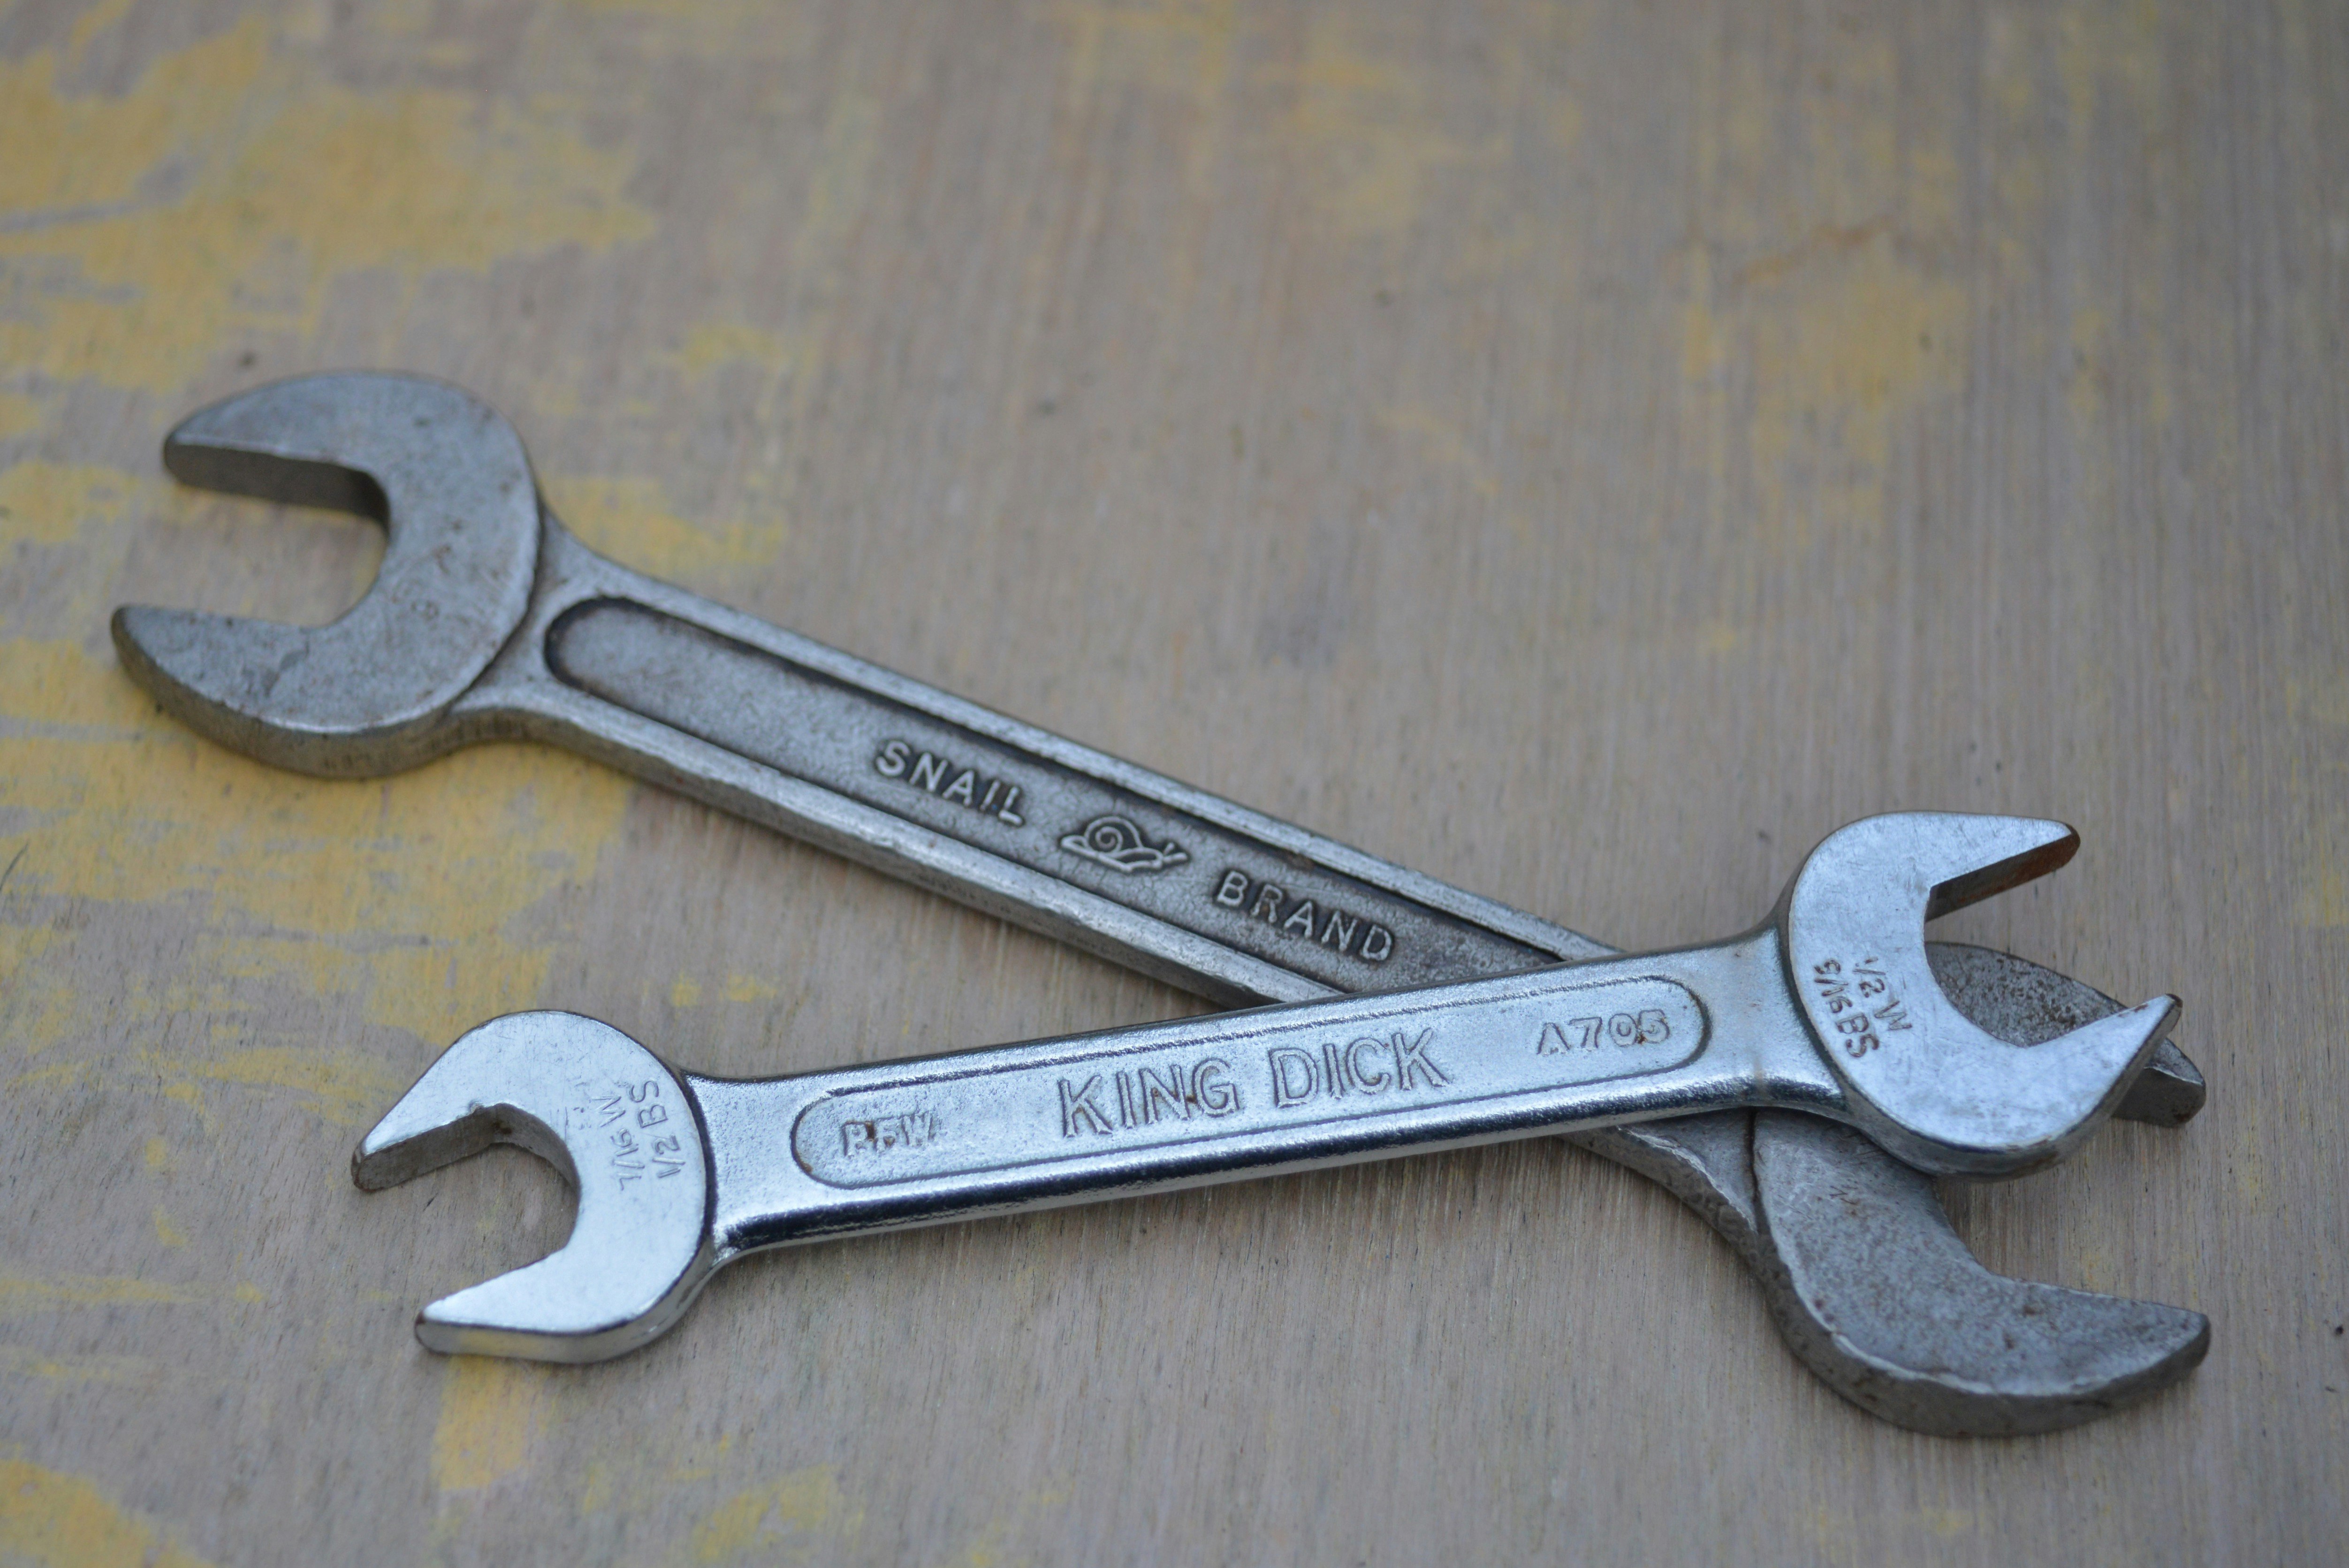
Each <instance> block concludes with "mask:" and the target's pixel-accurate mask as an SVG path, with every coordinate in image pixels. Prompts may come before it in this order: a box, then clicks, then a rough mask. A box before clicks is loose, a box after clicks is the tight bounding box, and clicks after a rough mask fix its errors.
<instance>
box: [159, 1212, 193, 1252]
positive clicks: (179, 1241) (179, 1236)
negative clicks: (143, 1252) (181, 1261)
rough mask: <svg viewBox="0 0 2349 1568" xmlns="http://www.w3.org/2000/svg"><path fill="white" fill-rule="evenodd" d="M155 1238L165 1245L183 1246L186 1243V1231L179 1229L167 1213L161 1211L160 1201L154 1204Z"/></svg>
mask: <svg viewBox="0 0 2349 1568" xmlns="http://www.w3.org/2000/svg"><path fill="white" fill-rule="evenodd" d="M155 1240H157V1241H160V1242H162V1243H163V1245H165V1246H166V1247H184V1246H186V1245H187V1244H188V1233H187V1232H186V1231H182V1230H181V1229H180V1227H179V1225H178V1223H177V1222H176V1221H174V1220H172V1218H171V1216H170V1215H169V1214H166V1213H165V1212H163V1206H162V1205H161V1204H160V1203H158V1204H157V1205H155Z"/></svg>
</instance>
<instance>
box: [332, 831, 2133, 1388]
mask: <svg viewBox="0 0 2349 1568" xmlns="http://www.w3.org/2000/svg"><path fill="white" fill-rule="evenodd" d="M2077 842H2078V839H2077V837H2076V836H2075V834H2074V833H2073V832H2072V830H2071V829H2070V828H2068V827H2066V826H2064V825H2063V824H2062V823H2058V822H2034V821H2031V820H2029V819H2026V818H2019V817H2000V816H1961V815H1950V814H1947V813H1908V814H1902V815H1890V816H1877V817H1869V818H1868V819H1866V820H1865V821H1861V822H1857V823H1854V824H1852V825H1851V826H1848V827H1846V828H1843V829H1842V830H1840V831H1838V832H1837V833H1834V834H1831V835H1829V836H1828V837H1827V838H1826V840H1825V841H1824V842H1822V843H1821V844H1820V846H1818V847H1817V848H1816V849H1815V850H1813V851H1812V852H1811V854H1810V855H1809V857H1807V858H1806V860H1805V861H1804V863H1803V866H1802V868H1801V869H1800V870H1799V871H1798V872H1796V873H1795V878H1794V880H1793V881H1792V882H1791V883H1789V884H1788V885H1787V888H1786V892H1785V897H1784V898H1781V899H1780V900H1779V905H1778V909H1777V910H1776V911H1775V913H1774V915H1773V916H1772V917H1771V919H1769V920H1768V921H1766V922H1765V923H1764V924H1763V925H1761V926H1760V927H1757V928H1756V929H1754V930H1751V931H1748V932H1746V933H1744V935H1742V936H1738V937H1734V938H1732V939H1730V940H1726V941H1722V942H1717V943H1713V944H1712V945H1710V946H1706V947H1701V948H1686V949H1682V950H1676V951H1671V952H1651V953H1639V954H1634V955H1630V956H1627V957H1620V958H1615V959H1601V960H1594V961H1589V962H1586V963H1578V964H1565V965H1559V966H1557V967H1553V968H1549V969H1544V970H1537V971H1532V972H1530V973H1526V974H1518V975H1506V976H1503V977H1501V978H1500V979H1497V980H1475V981H1454V982H1452V983H1450V984H1445V985H1435V986H1428V987H1423V988H1419V989H1414V990H1411V991H1401V992H1374V993H1371V994H1368V995H1361V996H1350V997H1343V998H1340V999H1338V1000H1334V1001H1324V1002H1292V1003H1289V1004H1288V1005H1286V1006H1280V1007H1268V1008H1263V1009H1260V1010H1257V1011H1254V1012H1238V1013H1222V1014H1217V1015H1215V1016H1210V1017H1204V1018H1188V1019H1183V1020H1180V1021H1178V1022H1175V1023H1155V1024H1145V1025H1143V1026H1141V1027H1139V1028H1128V1029H1116V1030H1109V1031H1105V1032H1103V1033H1097V1034H1085V1035H1077V1036H1074V1037H1072V1038H1070V1039H1064V1040H1043V1041H1034V1042H1030V1043H1029V1044H1020V1045H1001V1046H996V1047H994V1048H992V1049H988V1050H981V1051H968V1052H963V1053H959V1054H953V1055H944V1056H930V1057H924V1058H915V1059H911V1060H898V1061H893V1062H885V1063H880V1064H874V1065H869V1066H860V1067H848V1068H843V1069H841V1070H838V1071H835V1072H829V1073H811V1074H806V1075H798V1076H793V1077H787V1078H771V1079H766V1080H762V1081H759V1082H740V1081H729V1080H725V1079H718V1078H705V1077H701V1076H699V1075H695V1074H689V1073H678V1072H676V1071H674V1070H672V1069H670V1068H668V1067H667V1066H666V1065H665V1064H663V1063H662V1062H661V1061H660V1060H659V1059H658V1058H657V1057H656V1056H654V1055H653V1054H651V1053H650V1052H648V1051H647V1050H645V1049H644V1047H643V1046H641V1045H639V1044H636V1042H634V1041H632V1040H630V1039H629V1038H628V1037H627V1036H626V1035H625V1034H622V1033H619V1032H618V1031H617V1030H615V1029H613V1028H611V1027H609V1026H608V1025H605V1024H602V1023H596V1022H595V1020H593V1019H587V1018H581V1017H579V1016H578V1015H576V1014H574V1013H564V1012H535V1013H516V1014H511V1015H509V1016H507V1017H505V1018H502V1019H497V1020H493V1021H492V1022H491V1023H486V1024H484V1025H482V1026H481V1028H479V1029H476V1030H474V1031H472V1032H471V1033H469V1034H467V1035H466V1036H465V1037H464V1038H462V1039H460V1040H459V1041H458V1042H457V1043H456V1044H454V1045H451V1046H450V1048H449V1049H448V1051H447V1052H445V1053H444V1054H442V1055H441V1057H440V1060H439V1061H437V1062H435V1063H434V1064H432V1065H431V1066H430V1067H429V1068H428V1069H427V1070H426V1072H425V1074H424V1075H423V1077H421V1078H420V1079H419V1080H418V1081H417V1083H416V1085H415V1086H414V1087H413V1088H411V1089H410V1090H409V1092H408V1093H407V1094H406V1095H405V1096H401V1098H400V1101H399V1103H398V1105H397V1106H393V1107H392V1109H391V1111H390V1113H389V1114H388V1115H387V1116H385V1117H384V1118H383V1120H382V1121H381V1122H379V1123H378V1124H377V1126H376V1127H375V1128H374V1129H373V1130H372V1131H370V1132H369V1133H368V1134H367V1137H366V1138H365V1139H364V1140H362V1141H361V1143H360V1145H359V1147H358V1149H357V1152H356V1153H355V1154H354V1155H353V1157H352V1174H353V1176H354V1177H355V1178H356V1179H357V1182H358V1184H359V1185H360V1186H361V1187H363V1188H367V1189H380V1188H385V1187H389V1186H393V1185H396V1184H398V1183H399V1182H402V1181H405V1180H408V1179H410V1178H412V1177H414V1176H416V1175H417V1174H419V1173H420V1172H422V1171H426V1170H429V1169H432V1168H435V1167H438V1166H440V1165H445V1164H447V1163H449V1162H450V1161H451V1160H454V1159H460V1158H464V1157H466V1156H467V1155H471V1154H474V1153H478V1152H479V1151H480V1150H481V1149H483V1148H485V1147H489V1146H490V1145H491V1144H492V1143H496V1142H505V1143H514V1144H519V1145H521V1146H523V1147H526V1148H530V1149H533V1150H534V1151H536V1152H538V1153H540V1154H541V1155H543V1157H544V1158H547V1159H549V1160H551V1161H553V1162H554V1164H555V1165H556V1166H557V1167H558V1168H561V1169H562V1170H563V1171H564V1173H565V1174H566V1175H567V1176H568V1177H569V1178H570V1179H571V1180H572V1181H573V1183H574V1185H575V1186H576V1187H577V1189H578V1192H579V1209H578V1216H577V1219H576V1220H575V1222H574V1229H573V1231H572V1235H571V1237H570V1239H569V1240H568V1241H565V1242H564V1245H563V1246H562V1247H561V1248H560V1249H559V1250H558V1251H555V1252H554V1253H553V1254H552V1255H550V1256H548V1257H546V1258H543V1259H541V1260H540V1261H539V1262H535V1263H533V1264H530V1265H529V1266H527V1267H524V1268H522V1269H517V1270H515V1271H514V1272H512V1273H508V1274H502V1275H500V1276H499V1277H498V1278H496V1279H493V1280H491V1281H488V1282H485V1283H482V1284H480V1285H476V1286H474V1287H472V1288H471V1289H470V1290H465V1291H460V1292H459V1293H457V1294H455V1295H453V1296H450V1297H447V1298H445V1299H443V1300H440V1301H437V1302H434V1303H431V1304H430V1305H429V1306H427V1307H426V1308H425V1309H424V1311H423V1313H422V1314H421V1315H420V1316H419V1318H418V1320H417V1335H418V1337H419V1339H421V1340H422V1341H423V1342H424V1344H425V1345H428V1346H429V1347H430V1348H432V1349H435V1350H440V1351H445V1352H448V1353H450V1354H469V1355H513V1356H523V1357H528V1358H531V1359H533V1360H540V1361H569V1362H576V1361H600V1360H604V1359H605V1358H607V1357H609V1356H614V1355H624V1354H626V1352H628V1351H630V1350H634V1349H636V1348H637V1347H638V1346H640V1345H645V1344H647V1342H649V1341H651V1340H653V1339H655V1338H657V1337H658V1336H659V1335H661V1334H665V1333H667V1331H668V1329H669V1328H670V1327H671V1326H672V1325H673V1324H675V1323H676V1322H677V1321H678V1318H679V1317H680V1316H682V1315H683V1314H684V1312H685V1309H686V1308H687V1307H688V1305H690V1304H691V1303H692V1302H693V1300H694V1298H695V1297H696V1296H697V1295H698V1294H699V1293H700V1291H701V1288H702V1286H703V1285H704V1284H705V1283H707V1282H709V1278H710V1276H711V1275H712V1274H713V1273H715V1272H717V1271H718V1270H719V1268H721V1267H723V1266H724V1265H725V1264H727V1263H729V1262H733V1261H734V1260H736V1259H738V1258H742V1257H747V1256H749V1255H750V1254H751V1253H753V1252H758V1251H765V1250H767V1249H769V1248H773V1247H783V1246H790V1245H792V1244H794V1243H798V1242H805V1241H816V1240H819V1239H822V1238H825V1237H834V1236H845V1235H854V1234H859V1233H865V1232H872V1231H894V1230H902V1229H905V1228H906V1227H908V1226H915V1225H929V1224H937V1223H940V1222H942V1221H946V1220H964V1219H970V1218H974V1217H977V1216H980V1215H988V1214H1003V1213H1010V1212H1015V1211H1018V1210H1028V1209H1039V1208H1048V1207H1053V1206H1057V1205H1061V1204H1068V1203H1081V1202H1085V1201H1088V1200H1091V1199H1101V1198H1114V1197H1125V1196H1131V1195H1135V1194H1140V1193H1146V1192H1158V1191H1165V1190H1169V1189H1176V1188H1184V1187H1195V1186H1199V1185H1202V1184H1205V1183H1207V1182H1215V1181H1230V1180H1236V1179H1240V1178H1243V1177H1248V1176H1260V1175H1261V1176H1270V1175H1281V1174H1286V1173H1288V1172H1292V1171H1299V1170H1314V1169H1319V1168H1324V1167H1327V1166H1332V1165H1342V1164H1349V1163H1352V1162H1356V1161H1360V1160H1366V1159H1380V1158H1392V1157H1393V1156H1397V1155H1403V1154H1413V1153H1419V1152H1422V1151H1425V1150H1432V1149H1446V1148H1460V1147H1469V1146H1473V1145H1476V1144H1483V1143H1491V1142H1496V1141H1499V1140H1501V1139H1504V1138H1510V1137H1535V1136H1537V1135H1540V1134H1543V1133H1557V1132H1564V1131H1570V1130H1575V1129H1579V1128H1588V1127H1605V1126H1609V1125H1613V1124H1618V1123H1626V1122H1635V1121H1640V1120H1645V1119H1651V1118H1656V1117H1666V1116H1675V1115H1681V1114H1687V1113H1703V1112H1711V1111H1719V1110H1723V1109H1725V1108H1728V1107H1732V1106H1785V1107H1792V1108H1795V1109H1799V1110H1803V1111H1807V1112H1811V1113H1813V1114H1816V1115H1818V1116H1830V1117H1834V1118H1836V1119H1837V1120H1840V1121H1845V1122H1848V1123H1850V1124H1852V1125H1853V1126H1855V1127H1860V1128H1862V1129H1864V1130H1865V1131H1866V1132H1867V1134H1868V1136H1869V1137H1872V1138H1874V1139H1875V1140H1876V1141H1878V1143H1880V1144H1882V1145H1884V1146H1885V1147H1888V1148H1890V1149H1892V1150H1894V1151H1895V1152H1897V1153H1898V1154H1899V1156H1900V1158H1903V1159H1904V1160H1907V1161H1908V1162H1909V1163H1910V1164H1912V1165H1916V1166H1918V1167H1920V1168H1924V1169H1929V1170H1937V1171H1943V1172H1948V1173H1951V1174H1962V1175H1968V1176H2008V1175H2014V1174H2017V1173H2020V1172H2022V1171H2024V1170H2029V1169H2033V1168H2036V1167H2038V1166H2041V1165H2044V1164H2046V1163H2048V1162H2049V1161H2052V1160H2054V1159H2058V1158H2062V1157H2063V1156H2064V1154H2065V1153H2067V1152H2068V1151H2069V1150H2071V1149H2072V1148H2074V1147H2076V1146H2077V1145H2078V1143H2079V1141H2080V1140H2081V1139H2082V1138H2084V1137H2086V1136H2087V1134H2088V1133H2089V1132H2090V1131H2091V1130H2093V1129H2094V1128H2095V1127H2096V1126H2097V1125H2098V1124H2100V1123H2101V1122H2102V1121H2103V1119H2104V1118H2105V1117H2106V1116H2108V1115H2109V1114H2110V1113H2111V1111H2112V1109H2113V1107H2114V1106H2116V1105H2118V1104H2119V1103H2120V1099H2121V1096H2122V1095H2123V1094H2124V1093H2125V1092H2126V1091H2127V1084H2128V1080H2129V1079H2130V1078H2131V1077H2132V1076H2134V1075H2135V1074H2136V1072H2137V1069H2138V1068H2139V1067H2141V1066H2142V1065H2143V1064H2144V1063H2145V1060H2146V1058H2147V1057H2148V1056H2150V1055H2151V1054H2153V1048H2154V1045H2155V1044H2156V1042H2157V1041H2158V1039H2159V1038H2160V1036H2161V1033H2162V1031H2163V1030H2165V1029H2166V1028H2167V1027H2168V1024H2169V1022H2170V1020H2171V1019H2172V1018H2173V1017H2174V1016H2175V1015H2176V1013H2177V1009H2178V1002H2177V999H2176V998H2175V997H2168V996H2164V997H2157V998H2155V999H2154V1000H2153V1001H2150V1002H2146V1003H2144V1004H2143V1005H2141V1006H2138V1007H2135V1008H2132V1009H2130V1010H2128V1011H2127V1012H2116V1013H2113V1014H2110V1015H2108V1016H2106V1017H2105V1018H2101V1019H2098V1020H2097V1021H2096V1022H2095V1023H2088V1024H2085V1025H2083V1026H2082V1027H2080V1028H2078V1029H2076V1030H2074V1031H2072V1032H2070V1033H2066V1034H2064V1035H2062V1036H2060V1037H2058V1038H2057V1039H2054V1040H2051V1041H2048V1042H2046V1043H2044V1044H2040V1045H2037V1046H2033V1047H2023V1046H2015V1045H2010V1044H2006V1043H2004V1042H2002V1041H2000V1040H1996V1039H1993V1038H1992V1036H1991V1035H1989V1034H1988V1033H1984V1032H1983V1031H1982V1029H1981V1028H1980V1027H1979V1026H1978V1025H1976V1024H1975V1023H1972V1022H1971V1020H1969V1019H1967V1018H1966V1017H1965V1016H1964V1015H1963V1014H1962V1013H1961V1012H1958V1010H1957V1009H1956V1008H1955V1007H1953V1006H1951V1004H1950V1002H1948V1000H1947V999H1946V998H1945V997H1943V996H1942V994H1941V992H1940V988H1939V986H1937V985H1936V984H1935V983H1934V981H1933V978H1932V969H1931V966H1930V964H1929V963H1928V962H1927V961H1926V958H1925V944H1924V936H1923V928H1924V923H1925V921H1926V920H1927V919H1930V918H1931V917H1932V916H1933V915H1935V914H1939V913H1941V912H1944V911H1946V910H1949V909H1958V908H1961V907H1963V906H1964V905H1966V904H1969V903H1971V902H1973V901H1974V900H1976V899H1978V898H1986V897H1988V896H1990V895H1991V894H1992V893H1995V892H1999V891H2002V890H2003V889H2005V888H2011V887H2013V886H2014V885H2015V884H2016V883H2018V882H2021V881H2023V880H2025V879H2027V878H2029V877H2034V876H2038V875H2041V874H2042V873H2044V871H2046V870H2047V869H2049V868H2051V867H2054V866H2058V865H2061V864H2062V863H2063V862H2064V860H2066V859H2068V858H2069V857H2070V856H2071V853H2072V850H2073V848H2074V847H2075V846H2076V844H2077Z"/></svg>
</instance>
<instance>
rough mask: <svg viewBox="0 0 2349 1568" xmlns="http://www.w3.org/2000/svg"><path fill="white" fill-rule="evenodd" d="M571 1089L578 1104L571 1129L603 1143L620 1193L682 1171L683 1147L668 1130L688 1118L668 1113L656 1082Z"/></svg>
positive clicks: (583, 1085) (585, 1085)
mask: <svg viewBox="0 0 2349 1568" xmlns="http://www.w3.org/2000/svg"><path fill="white" fill-rule="evenodd" d="M573 1087H574V1090H575V1091H576V1092H577V1094H578V1096H579V1099H580V1103H579V1104H578V1105H576V1106H573V1107H572V1108H571V1115H572V1116H573V1118H574V1125H575V1126H577V1127H581V1128H584V1129H585V1131H586V1132H588V1133H589V1134H590V1135H591V1136H600V1137H602V1138H603V1140H604V1142H605V1147H608V1148H609V1149H610V1151H611V1153H610V1161H611V1168H612V1174H613V1175H614V1176H615V1177H616V1178H617V1179H618V1180H619V1185H620V1189H621V1190H623V1191H626V1189H627V1185H628V1183H630V1182H631V1181H642V1180H644V1179H646V1178H647V1177H650V1178H652V1179H656V1180H657V1179H660V1178H662V1177H668V1176H677V1175H679V1174H681V1173H682V1172H683V1171H684V1169H685V1142H684V1140H683V1139H682V1138H679V1137H677V1136H676V1134H675V1132H674V1130H673V1129H672V1128H671V1127H669V1125H668V1124H669V1122H670V1121H671V1119H672V1118H673V1117H674V1116H685V1115H687V1114H688V1113H687V1112H686V1111H684V1110H682V1109H680V1110H678V1111H675V1112H672V1111H671V1110H670V1109H669V1107H668V1106H667V1105H665V1104H664V1103H662V1099H661V1085H660V1080H658V1079H657V1078H647V1079H645V1080H644V1081H642V1082H641V1083H635V1084H603V1085H597V1084H588V1083H582V1084H577V1085H573ZM566 1141H567V1137H566Z"/></svg>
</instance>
